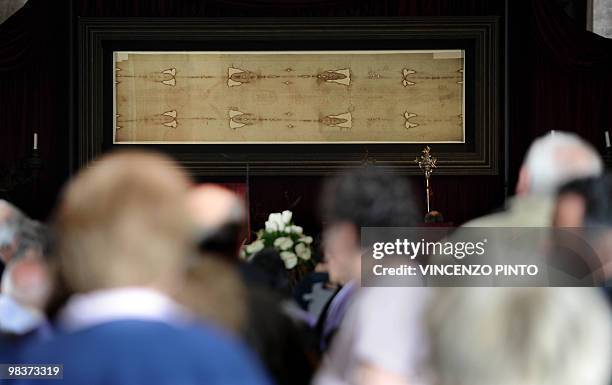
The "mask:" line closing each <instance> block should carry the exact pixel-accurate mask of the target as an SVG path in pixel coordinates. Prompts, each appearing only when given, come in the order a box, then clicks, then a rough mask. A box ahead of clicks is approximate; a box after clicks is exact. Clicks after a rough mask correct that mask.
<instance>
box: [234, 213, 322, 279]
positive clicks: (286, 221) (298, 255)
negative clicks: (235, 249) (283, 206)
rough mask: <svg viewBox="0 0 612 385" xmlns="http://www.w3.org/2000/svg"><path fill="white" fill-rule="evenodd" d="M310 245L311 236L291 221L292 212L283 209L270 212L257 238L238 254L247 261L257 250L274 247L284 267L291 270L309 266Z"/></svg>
mask: <svg viewBox="0 0 612 385" xmlns="http://www.w3.org/2000/svg"><path fill="white" fill-rule="evenodd" d="M311 245H312V237H309V236H307V235H305V234H304V230H303V229H302V227H300V226H296V225H295V224H294V223H293V213H292V212H291V211H289V210H285V211H283V212H282V213H272V214H270V216H269V217H268V220H267V221H266V227H265V229H261V230H259V231H258V232H257V239H256V240H255V241H253V242H252V243H250V244H248V245H245V246H244V247H243V248H242V250H241V251H240V256H241V257H242V258H243V259H245V260H247V261H249V260H251V258H252V257H253V256H254V255H255V254H256V253H257V252H258V251H260V250H262V249H264V248H266V247H274V248H275V249H276V250H278V252H279V254H280V257H281V259H282V260H283V262H284V263H285V268H286V269H287V270H293V269H296V267H299V266H303V265H308V266H310V257H311V256H312V247H311Z"/></svg>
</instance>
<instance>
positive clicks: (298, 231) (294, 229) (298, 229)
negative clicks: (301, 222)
mask: <svg viewBox="0 0 612 385" xmlns="http://www.w3.org/2000/svg"><path fill="white" fill-rule="evenodd" d="M288 229H289V230H288V231H289V232H290V233H293V234H298V235H299V234H302V233H303V232H304V229H303V228H302V227H301V226H295V225H294V226H289V227H288Z"/></svg>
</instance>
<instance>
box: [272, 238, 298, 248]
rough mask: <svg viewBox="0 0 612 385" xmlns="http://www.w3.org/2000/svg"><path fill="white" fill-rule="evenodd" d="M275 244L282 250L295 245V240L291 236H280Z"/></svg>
mask: <svg viewBox="0 0 612 385" xmlns="http://www.w3.org/2000/svg"><path fill="white" fill-rule="evenodd" d="M274 246H275V247H278V248H279V249H281V250H289V249H290V248H292V247H293V241H292V240H291V238H289V237H280V238H276V239H275V240H274Z"/></svg>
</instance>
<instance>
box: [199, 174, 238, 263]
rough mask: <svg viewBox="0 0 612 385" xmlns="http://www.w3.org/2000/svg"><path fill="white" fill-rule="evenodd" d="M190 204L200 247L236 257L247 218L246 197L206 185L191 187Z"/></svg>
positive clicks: (206, 250) (222, 188) (207, 250)
mask: <svg viewBox="0 0 612 385" xmlns="http://www.w3.org/2000/svg"><path fill="white" fill-rule="evenodd" d="M187 207H188V210H189V213H190V214H191V216H192V219H193V220H194V222H195V224H196V226H197V232H198V235H199V243H200V250H201V251H204V252H213V253H217V254H223V255H224V256H226V257H228V258H232V259H233V258H235V257H236V256H237V252H238V248H239V246H240V243H241V236H242V233H243V229H244V221H245V217H246V215H245V208H244V203H243V202H242V200H241V199H240V198H239V197H238V196H237V195H236V194H235V193H233V192H232V191H230V190H228V189H226V188H224V187H221V186H218V185H214V184H203V185H200V186H198V187H195V188H193V189H191V191H190V192H189V195H188V198H187Z"/></svg>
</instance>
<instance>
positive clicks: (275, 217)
mask: <svg viewBox="0 0 612 385" xmlns="http://www.w3.org/2000/svg"><path fill="white" fill-rule="evenodd" d="M268 221H269V222H272V223H275V224H276V227H277V231H283V230H285V222H283V216H282V214H281V213H272V214H270V216H269V217H268Z"/></svg>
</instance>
